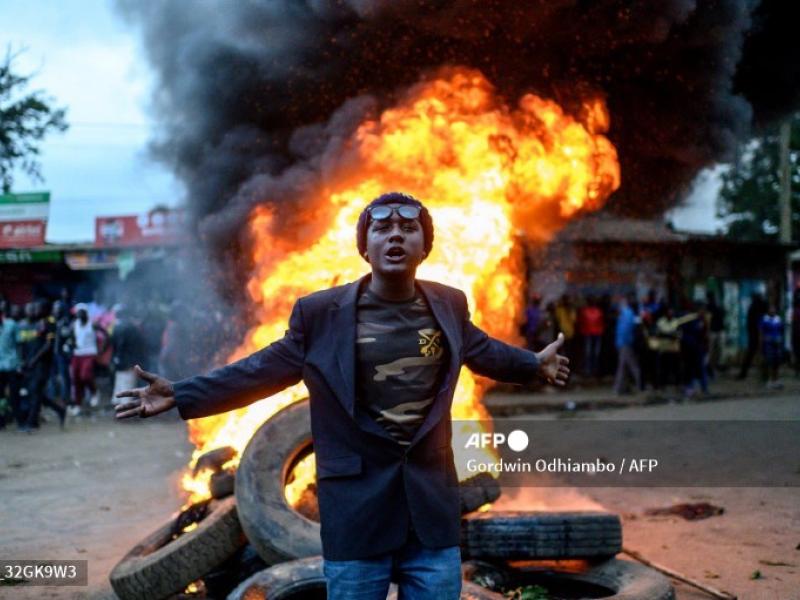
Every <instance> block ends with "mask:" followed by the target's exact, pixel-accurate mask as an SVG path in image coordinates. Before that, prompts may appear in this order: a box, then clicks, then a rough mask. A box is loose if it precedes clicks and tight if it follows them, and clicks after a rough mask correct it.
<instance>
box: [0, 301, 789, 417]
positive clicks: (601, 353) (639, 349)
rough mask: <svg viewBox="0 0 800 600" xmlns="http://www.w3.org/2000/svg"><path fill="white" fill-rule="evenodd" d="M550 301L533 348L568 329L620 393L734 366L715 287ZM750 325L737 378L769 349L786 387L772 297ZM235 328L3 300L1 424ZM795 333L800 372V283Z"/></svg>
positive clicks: (691, 384)
mask: <svg viewBox="0 0 800 600" xmlns="http://www.w3.org/2000/svg"><path fill="white" fill-rule="evenodd" d="M542 304H543V303H542V300H541V298H540V297H539V296H538V295H533V296H532V297H531V299H530V302H529V304H528V306H527V308H526V311H525V323H524V326H523V333H524V335H525V338H526V342H527V345H528V347H529V348H530V349H532V350H537V351H538V350H541V348H543V347H544V345H545V344H546V342H547V341H548V340H552V339H554V338H555V337H556V336H557V335H558V333H559V332H563V333H564V336H565V349H564V353H565V354H566V355H567V356H569V357H570V359H571V360H572V364H573V365H574V368H573V373H574V374H575V375H577V376H578V377H582V378H584V379H589V380H600V379H601V378H602V377H604V376H613V386H614V391H615V392H616V393H617V394H626V393H630V392H631V391H640V390H645V389H647V388H648V387H649V388H652V389H660V388H663V387H665V386H671V385H674V386H676V387H677V388H678V389H679V390H680V391H681V392H682V393H683V394H685V395H687V396H691V395H693V394H695V393H697V392H701V393H707V392H708V389H709V381H710V380H713V379H714V378H715V377H716V375H717V373H718V372H720V371H721V370H724V369H725V368H726V367H728V366H730V365H726V364H725V361H724V360H723V352H722V348H723V344H724V339H725V336H726V334H727V332H728V323H727V321H728V319H727V318H726V314H725V310H724V309H723V308H722V306H720V304H719V303H718V302H717V300H716V298H715V296H714V294H712V293H709V294H708V295H707V297H706V300H705V301H704V302H694V303H692V304H691V305H689V304H688V303H685V302H684V303H683V305H682V306H680V307H674V306H670V305H669V304H667V303H666V302H664V301H663V300H662V299H658V298H657V295H656V293H655V292H654V291H651V292H650V293H649V294H647V296H646V297H644V298H641V299H637V298H636V297H635V295H633V294H629V295H625V296H617V297H613V298H612V296H611V295H610V294H605V295H603V296H586V297H583V298H581V299H577V300H576V299H573V298H572V297H571V296H570V295H568V294H565V295H563V296H561V298H560V299H559V300H558V301H557V302H553V303H548V304H547V305H545V306H543V305H542ZM746 322H747V325H746V328H747V347H746V349H745V350H744V352H743V355H742V360H741V361H740V365H739V372H738V377H739V378H740V379H744V378H746V377H747V375H748V373H749V371H750V369H751V367H752V365H753V363H754V361H755V360H756V358H757V357H760V359H761V361H760V363H761V366H762V369H761V372H762V376H763V379H764V381H765V383H766V385H767V386H769V387H779V386H780V381H779V379H778V376H779V369H780V366H781V364H782V363H783V362H784V361H785V359H786V345H785V343H784V341H785V340H784V329H785V323H784V319H783V318H782V317H781V316H780V314H779V313H778V311H777V309H776V306H775V305H774V304H770V303H768V302H767V301H766V300H765V299H764V298H763V296H761V295H760V294H753V296H752V299H751V302H750V307H749V309H748V312H747V321H746ZM225 325H226V322H224V317H223V315H222V314H221V313H219V312H218V311H211V310H206V309H201V308H200V307H197V306H195V307H194V308H192V307H191V306H189V305H188V304H181V303H179V302H172V303H170V304H166V303H160V302H156V301H146V302H138V303H135V304H134V303H131V304H122V303H116V304H112V303H108V304H104V303H101V302H98V301H96V300H95V301H92V302H87V303H82V302H78V303H75V302H72V301H71V300H70V298H69V294H68V293H67V292H66V291H64V293H62V294H61V296H60V297H59V298H58V299H56V300H52V299H46V298H45V299H38V300H35V301H32V302H29V303H27V304H25V305H24V306H20V305H13V304H10V303H9V302H7V301H5V300H4V299H2V298H0V428H2V427H5V426H6V425H7V424H9V423H15V424H16V426H17V428H18V429H19V430H20V431H24V432H32V431H35V430H36V429H37V428H38V427H39V423H40V421H41V419H42V417H41V411H42V408H43V407H50V408H52V409H53V410H54V411H55V413H56V414H57V415H58V418H59V421H60V423H61V424H62V425H63V424H64V422H65V420H66V419H67V417H79V416H81V415H85V414H87V413H90V412H91V411H92V410H94V409H96V408H98V407H99V406H101V405H103V404H107V403H108V402H109V401H110V402H111V403H113V402H114V401H115V400H114V395H115V393H116V391H119V390H123V389H130V388H132V387H135V386H136V385H137V381H136V375H135V372H134V370H133V367H134V366H135V365H137V364H138V365H140V366H141V367H142V368H144V369H145V370H153V371H157V372H159V373H161V374H163V375H165V376H166V377H168V378H169V379H173V380H175V379H180V378H182V377H186V376H189V375H191V374H194V373H197V372H200V371H201V370H203V369H204V368H205V367H207V366H208V364H209V361H210V359H211V358H212V355H211V351H213V349H214V348H219V347H220V345H221V343H222V338H223V337H225V335H226V333H225V329H226V328H225ZM227 333H228V334H230V331H228V332H227ZM790 335H791V338H790V339H791V348H792V349H793V352H794V356H795V359H794V364H795V373H796V374H800V289H798V290H796V291H795V294H794V298H793V304H792V316H791V333H790ZM228 337H232V336H230V335H228ZM98 376H99V377H101V378H104V379H105V380H108V379H109V378H110V380H111V385H110V386H108V388H109V390H112V391H110V392H109V393H107V395H106V397H105V398H102V399H101V392H100V390H99V388H98V385H97V380H98Z"/></svg>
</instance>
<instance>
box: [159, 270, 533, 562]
mask: <svg viewBox="0 0 800 600" xmlns="http://www.w3.org/2000/svg"><path fill="white" fill-rule="evenodd" d="M368 278H369V275H368V276H366V277H364V278H362V279H361V280H359V281H356V282H353V283H349V284H347V285H343V286H339V287H335V288H331V289H329V290H324V291H321V292H317V293H315V294H311V295H310V296H306V297H304V298H301V299H300V300H298V301H297V302H296V303H295V305H294V309H293V310H292V315H291V317H290V319H289V329H288V330H287V331H286V335H285V336H284V337H283V339H281V340H279V341H276V342H273V343H272V344H270V345H269V346H267V347H266V348H263V349H262V350H259V351H258V352H255V353H254V354H251V355H250V356H248V357H247V358H244V359H242V360H240V361H238V362H235V363H232V364H230V365H228V366H226V367H222V368H221V369H217V370H215V371H213V372H211V373H210V374H208V375H202V376H197V377H192V378H189V379H184V380H182V381H179V382H177V383H176V384H175V399H176V401H177V405H178V410H179V412H180V415H181V417H182V418H184V419H195V418H198V417H206V416H209V415H213V414H217V413H221V412H225V411H229V410H233V409H236V408H240V407H242V406H246V405H248V404H250V403H251V402H255V401H256V400H259V399H260V398H265V397H267V396H270V395H271V394H274V393H276V392H279V391H280V390H282V389H284V388H286V387H288V386H290V385H293V384H295V383H297V382H298V381H300V380H301V379H302V380H303V381H304V382H305V384H306V386H307V387H308V391H309V394H310V407H311V430H312V436H313V440H314V453H315V455H316V463H317V494H318V498H319V511H320V521H321V536H322V548H323V555H324V557H325V558H326V559H328V560H352V559H358V558H367V557H370V556H375V555H377V554H381V553H384V552H388V551H391V550H394V549H397V548H399V547H400V546H402V545H403V543H404V542H405V540H406V536H407V534H408V529H409V522H410V523H411V524H413V527H414V530H415V531H416V534H417V536H418V537H419V539H420V541H421V542H422V543H423V544H424V545H425V546H427V547H429V548H441V547H446V546H454V545H457V544H458V543H459V525H460V503H459V495H458V478H457V476H456V470H455V464H454V461H453V451H452V448H451V432H452V425H451V422H450V406H451V404H452V401H453V393H454V391H455V386H456V382H457V381H458V374H459V371H460V369H461V365H462V364H466V365H467V366H468V367H469V368H470V369H471V370H472V371H474V372H475V373H478V374H480V375H484V376H486V377H491V378H492V379H496V380H499V381H506V382H511V383H525V382H529V381H531V380H532V379H533V378H534V377H535V375H536V374H537V372H538V368H539V363H538V360H537V358H536V355H535V354H534V353H532V352H529V351H527V350H522V349H520V348H516V347H514V346H510V345H508V344H505V343H503V342H500V341H498V340H495V339H493V338H491V337H489V336H488V335H487V334H486V333H484V332H483V331H481V330H480V329H478V328H477V327H476V326H475V325H473V324H472V322H471V321H470V318H469V312H468V310H467V299H466V297H465V296H464V294H463V292H461V291H459V290H457V289H454V288H451V287H447V286H445V285H442V284H439V283H433V282H429V281H419V280H418V281H417V284H418V285H419V288H420V289H421V290H422V292H423V294H424V295H425V298H426V299H427V301H428V304H429V305H430V308H431V311H432V313H433V315H434V317H435V318H436V320H437V321H438V323H439V326H440V327H441V329H442V331H443V332H444V336H445V339H446V341H447V348H448V351H449V352H448V356H449V364H448V366H447V371H446V373H445V374H444V377H443V382H442V384H441V387H440V388H439V391H438V393H437V395H436V397H435V399H434V402H433V404H432V405H431V408H430V411H429V412H428V414H427V416H426V418H425V419H424V421H423V422H422V424H421V425H420V428H419V430H418V431H417V433H416V435H415V436H414V437H413V439H412V440H411V443H410V445H408V446H406V447H404V446H401V445H400V444H398V443H397V442H396V441H395V440H394V439H393V438H392V437H391V435H389V433H388V432H387V431H386V430H385V429H384V428H383V427H382V426H381V425H380V424H379V423H377V422H375V421H374V420H372V419H371V418H370V417H369V416H368V415H367V414H366V412H365V411H363V410H360V409H358V407H357V403H356V398H355V390H356V304H357V299H358V292H359V289H360V285H361V284H364V283H366V281H368Z"/></svg>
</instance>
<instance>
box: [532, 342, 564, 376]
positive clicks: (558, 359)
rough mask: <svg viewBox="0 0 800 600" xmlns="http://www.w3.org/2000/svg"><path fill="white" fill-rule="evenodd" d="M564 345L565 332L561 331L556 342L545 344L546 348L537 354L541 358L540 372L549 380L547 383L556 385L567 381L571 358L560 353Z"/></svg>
mask: <svg viewBox="0 0 800 600" xmlns="http://www.w3.org/2000/svg"><path fill="white" fill-rule="evenodd" d="M563 345H564V334H563V333H559V334H558V338H556V341H555V342H553V343H552V344H549V345H547V346H545V348H544V350H542V351H541V352H539V353H537V354H536V356H537V358H538V359H539V373H540V374H541V376H542V377H544V378H545V380H547V383H551V384H555V385H565V384H566V383H567V378H568V377H569V367H568V366H567V365H569V359H568V358H567V357H566V356H563V355H561V354H559V353H558V349H559V348H561V346H563Z"/></svg>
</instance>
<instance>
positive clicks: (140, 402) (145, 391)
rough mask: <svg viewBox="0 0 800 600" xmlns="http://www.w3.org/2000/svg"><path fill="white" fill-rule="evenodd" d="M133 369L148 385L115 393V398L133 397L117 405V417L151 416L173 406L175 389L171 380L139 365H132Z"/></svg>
mask: <svg viewBox="0 0 800 600" xmlns="http://www.w3.org/2000/svg"><path fill="white" fill-rule="evenodd" d="M134 371H136V375H137V376H139V377H140V378H142V379H144V380H145V381H146V382H147V383H148V385H147V387H140V388H134V389H132V390H125V391H124V392H120V393H119V394H117V398H133V400H130V401H128V402H123V403H121V404H118V405H117V407H116V411H117V418H118V419H128V418H130V417H142V418H144V417H152V416H154V415H157V414H160V413H162V412H166V411H168V410H170V409H171V408H173V407H174V406H175V390H174V389H173V388H172V382H171V381H169V380H167V379H164V378H163V377H159V376H158V375H156V374H154V373H148V372H147V371H145V370H144V369H142V368H141V367H140V366H139V365H136V366H135V367H134Z"/></svg>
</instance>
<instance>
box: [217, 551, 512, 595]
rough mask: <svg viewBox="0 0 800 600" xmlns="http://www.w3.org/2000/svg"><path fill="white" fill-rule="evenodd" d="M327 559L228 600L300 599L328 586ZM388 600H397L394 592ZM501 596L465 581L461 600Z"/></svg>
mask: <svg viewBox="0 0 800 600" xmlns="http://www.w3.org/2000/svg"><path fill="white" fill-rule="evenodd" d="M324 585H325V575H324V573H323V559H322V557H321V556H311V557H307V558H300V559H297V560H291V561H287V562H284V563H281V564H277V565H274V566H272V567H269V568H267V569H264V570H263V571H259V572H258V573H256V574H255V575H253V576H251V577H249V578H248V579H246V580H245V581H243V582H242V583H240V584H239V585H238V586H237V587H236V589H234V590H233V591H232V592H231V593H230V594H229V595H228V598H227V600H252V599H255V598H264V599H266V598H268V599H269V600H288V598H300V597H302V596H299V595H297V594H299V593H300V592H302V591H303V590H307V589H308V588H309V587H311V586H315V587H316V586H324ZM387 598H388V599H394V600H396V594H395V595H393V594H392V593H391V592H390V594H389V596H388V597H387ZM503 599H504V597H503V596H502V595H501V594H497V593H495V592H492V591H490V590H487V589H484V588H482V587H480V586H479V585H476V584H474V583H472V582H470V581H463V582H462V588H461V600H503Z"/></svg>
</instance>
